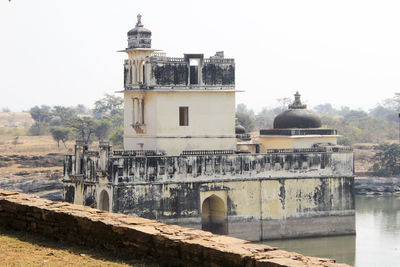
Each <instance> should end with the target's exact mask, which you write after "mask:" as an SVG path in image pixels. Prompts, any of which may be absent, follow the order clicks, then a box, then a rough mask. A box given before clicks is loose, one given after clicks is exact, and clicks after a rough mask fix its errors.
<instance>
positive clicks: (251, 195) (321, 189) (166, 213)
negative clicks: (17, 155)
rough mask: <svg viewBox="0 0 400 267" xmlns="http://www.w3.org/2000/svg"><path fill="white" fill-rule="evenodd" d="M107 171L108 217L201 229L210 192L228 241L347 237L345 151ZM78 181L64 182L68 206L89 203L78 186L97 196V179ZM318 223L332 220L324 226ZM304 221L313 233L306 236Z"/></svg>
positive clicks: (142, 164) (164, 162)
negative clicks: (218, 203) (222, 207)
mask: <svg viewBox="0 0 400 267" xmlns="http://www.w3.org/2000/svg"><path fill="white" fill-rule="evenodd" d="M84 158H85V157H84ZM88 161H96V157H95V158H93V157H90V156H89V157H86V161H84V162H88ZM67 165H68V164H67ZM85 166H86V164H85V163H84V165H83V172H85V171H84V170H85ZM108 166H109V167H108V172H107V173H104V175H105V176H106V177H109V180H108V186H109V187H110V190H112V192H111V191H109V196H110V201H112V210H113V211H115V212H122V213H126V214H131V215H135V216H143V217H147V218H152V219H157V220H161V221H164V222H168V223H176V224H181V225H185V226H190V227H195V228H201V227H202V222H201V217H202V210H201V208H202V205H203V203H204V198H205V196H206V195H210V194H211V193H210V192H217V193H212V194H214V195H216V196H217V197H218V196H219V195H221V194H222V195H225V194H226V200H225V198H224V197H219V198H220V199H221V200H222V201H223V202H224V203H225V202H226V210H227V223H228V226H229V227H228V228H229V231H228V232H229V234H230V235H234V236H240V237H243V238H247V239H250V240H259V239H267V238H283V237H293V236H307V235H310V234H311V233H312V234H314V235H330V234H350V233H354V231H355V224H354V199H353V190H354V185H353V183H354V178H353V155H352V153H351V152H349V151H342V152H340V151H339V152H307V153H300V152H298V153H271V154H255V155H235V154H232V155H208V156H179V157H171V156H147V157H134V156H127V157H124V156H122V157H121V156H118V157H113V158H112V159H111V160H110V162H109V164H108ZM75 169H76V168H74V166H73V167H72V170H75ZM80 177H81V176H79V175H78V176H77V175H76V174H74V173H73V172H71V173H66V176H65V177H64V182H65V186H66V190H65V196H66V199H68V198H67V194H69V193H68V192H69V191H68V190H69V188H70V187H71V186H73V187H74V188H75V190H74V191H75V195H76V197H75V200H74V203H76V204H84V203H85V202H87V201H86V198H88V197H91V196H90V195H88V194H84V191H83V190H82V184H86V183H90V184H91V186H96V189H91V190H89V191H90V192H92V191H94V192H97V193H99V192H100V191H101V190H102V189H100V187H104V186H107V180H106V179H104V178H98V179H99V181H100V182H94V183H93V181H86V180H84V179H81V178H80ZM89 191H88V192H89ZM79 194H82V195H81V196H78V195H79ZM99 203H101V199H99V198H98V199H97V205H99ZM98 207H99V206H98ZM325 217H329V218H332V221H331V223H330V224H327V223H326V218H325ZM307 222H309V223H310V224H314V226H313V227H310V228H309V229H307V227H304V225H307ZM249 225H251V227H249ZM243 226H246V227H243ZM243 229H248V231H246V230H243Z"/></svg>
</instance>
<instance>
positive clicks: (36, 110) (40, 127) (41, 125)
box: [29, 105, 53, 135]
mask: <svg viewBox="0 0 400 267" xmlns="http://www.w3.org/2000/svg"><path fill="white" fill-rule="evenodd" d="M50 109H51V108H50V107H49V106H46V105H42V106H40V107H39V106H34V107H33V108H31V109H30V110H29V113H30V114H31V117H32V119H33V120H34V121H35V124H34V125H33V126H32V127H31V129H30V130H29V131H30V133H31V134H32V135H42V134H44V132H45V129H46V127H47V125H48V124H49V122H50V121H51V119H52V117H53V116H52V113H51V112H50Z"/></svg>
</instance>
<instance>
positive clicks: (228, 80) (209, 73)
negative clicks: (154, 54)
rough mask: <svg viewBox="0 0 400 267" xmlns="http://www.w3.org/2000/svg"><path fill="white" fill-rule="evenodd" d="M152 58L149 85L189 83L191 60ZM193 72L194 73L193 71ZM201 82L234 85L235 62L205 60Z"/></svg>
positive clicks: (201, 71)
mask: <svg viewBox="0 0 400 267" xmlns="http://www.w3.org/2000/svg"><path fill="white" fill-rule="evenodd" d="M165 59H166V61H163V60H157V59H152V60H151V62H150V64H151V68H150V69H151V74H150V78H149V80H148V83H149V85H163V86H168V85H169V86H175V85H189V62H186V61H184V58H165ZM192 74H193V73H192ZM199 76H201V77H200V79H199V84H203V85H234V84H235V64H234V61H233V60H232V59H220V60H211V61H210V60H208V61H207V62H204V61H203V64H202V66H201V69H200V73H199Z"/></svg>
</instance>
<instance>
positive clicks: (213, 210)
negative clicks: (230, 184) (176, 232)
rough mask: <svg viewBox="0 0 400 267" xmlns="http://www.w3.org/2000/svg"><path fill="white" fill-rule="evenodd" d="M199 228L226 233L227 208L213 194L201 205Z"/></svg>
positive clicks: (216, 232)
mask: <svg viewBox="0 0 400 267" xmlns="http://www.w3.org/2000/svg"><path fill="white" fill-rule="evenodd" d="M201 229H202V230H205V231H210V232H212V233H214V234H220V235H227V234H228V216H227V208H226V206H225V204H224V201H223V200H222V199H221V198H219V197H218V196H216V195H214V194H213V195H211V196H209V197H208V198H206V199H205V200H204V201H203V204H202V206H201Z"/></svg>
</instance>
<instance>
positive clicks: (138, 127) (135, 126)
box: [131, 123, 146, 134]
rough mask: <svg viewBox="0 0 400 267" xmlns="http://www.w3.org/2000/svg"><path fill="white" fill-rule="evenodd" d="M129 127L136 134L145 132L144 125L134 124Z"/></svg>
mask: <svg viewBox="0 0 400 267" xmlns="http://www.w3.org/2000/svg"><path fill="white" fill-rule="evenodd" d="M131 125H132V128H133V129H134V130H135V132H136V133H137V134H144V133H145V132H146V125H144V124H139V123H136V124H131Z"/></svg>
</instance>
